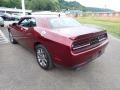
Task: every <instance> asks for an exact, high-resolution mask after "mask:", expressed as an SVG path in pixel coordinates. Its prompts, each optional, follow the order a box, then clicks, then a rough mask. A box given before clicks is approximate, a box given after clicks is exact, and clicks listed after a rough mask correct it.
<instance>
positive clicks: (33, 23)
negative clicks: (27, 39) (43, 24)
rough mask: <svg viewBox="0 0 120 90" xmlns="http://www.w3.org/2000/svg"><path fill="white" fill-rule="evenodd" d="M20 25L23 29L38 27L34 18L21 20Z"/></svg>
mask: <svg viewBox="0 0 120 90" xmlns="http://www.w3.org/2000/svg"><path fill="white" fill-rule="evenodd" d="M18 25H21V26H23V27H28V28H29V27H35V26H36V20H35V19H34V18H25V19H23V20H21V21H20V22H19V23H18Z"/></svg>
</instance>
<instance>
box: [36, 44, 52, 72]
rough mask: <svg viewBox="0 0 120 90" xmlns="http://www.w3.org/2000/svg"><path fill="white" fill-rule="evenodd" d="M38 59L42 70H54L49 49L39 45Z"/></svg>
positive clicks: (37, 47) (37, 49)
mask: <svg viewBox="0 0 120 90" xmlns="http://www.w3.org/2000/svg"><path fill="white" fill-rule="evenodd" d="M36 58H37V62H38V64H39V65H40V67H41V68H43V69H45V70H49V69H52V68H53V62H52V59H51V56H50V54H49V52H48V51H47V49H46V48H45V47H44V46H43V45H41V44H39V45H37V46H36Z"/></svg>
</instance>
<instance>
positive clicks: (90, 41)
mask: <svg viewBox="0 0 120 90" xmlns="http://www.w3.org/2000/svg"><path fill="white" fill-rule="evenodd" d="M106 39H107V33H104V34H101V35H97V36H94V37H90V38H87V39H83V40H78V41H75V42H73V44H72V50H77V49H83V48H86V47H89V46H92V45H96V44H98V43H99V42H102V41H104V40H106Z"/></svg>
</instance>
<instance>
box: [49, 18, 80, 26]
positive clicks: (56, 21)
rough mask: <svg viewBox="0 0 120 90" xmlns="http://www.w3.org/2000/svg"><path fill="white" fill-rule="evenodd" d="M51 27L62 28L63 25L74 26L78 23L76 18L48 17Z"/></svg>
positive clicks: (78, 24)
mask: <svg viewBox="0 0 120 90" xmlns="http://www.w3.org/2000/svg"><path fill="white" fill-rule="evenodd" d="M49 22H50V25H51V27H52V28H64V27H75V26H80V23H79V22H77V21H76V20H74V19H72V18H68V17H60V18H58V17H56V18H50V19H49Z"/></svg>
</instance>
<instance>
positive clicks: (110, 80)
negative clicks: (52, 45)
mask: <svg viewBox="0 0 120 90" xmlns="http://www.w3.org/2000/svg"><path fill="white" fill-rule="evenodd" d="M0 29H1V30H2V32H3V33H4V34H5V36H6V37H8V32H7V30H6V28H0ZM109 40H110V43H109V45H108V47H107V49H106V52H105V53H104V54H103V55H102V56H101V57H99V58H97V59H96V60H94V61H92V62H90V63H89V64H87V65H86V66H84V67H82V68H81V69H80V70H68V69H65V68H55V69H53V70H50V71H44V70H42V69H41V68H40V67H39V65H38V64H37V61H36V59H35V56H34V54H33V53H31V52H29V51H28V50H26V49H25V48H23V47H22V46H20V45H19V44H16V45H13V44H10V43H9V42H8V43H4V44H0V90H120V71H119V70H120V40H119V39H117V38H115V37H113V36H111V35H110V36H109Z"/></svg>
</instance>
